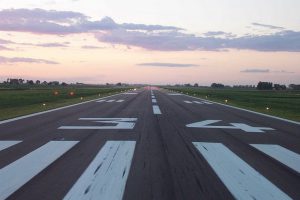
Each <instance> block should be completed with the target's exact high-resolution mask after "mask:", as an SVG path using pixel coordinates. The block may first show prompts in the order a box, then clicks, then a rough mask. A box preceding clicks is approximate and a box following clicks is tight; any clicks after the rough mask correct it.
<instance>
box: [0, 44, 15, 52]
mask: <svg viewBox="0 0 300 200" xmlns="http://www.w3.org/2000/svg"><path fill="white" fill-rule="evenodd" d="M12 50H13V49H11V48H8V47H5V46H3V45H0V51H12Z"/></svg>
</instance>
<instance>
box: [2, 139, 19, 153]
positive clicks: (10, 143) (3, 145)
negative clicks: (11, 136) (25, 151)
mask: <svg viewBox="0 0 300 200" xmlns="http://www.w3.org/2000/svg"><path fill="white" fill-rule="evenodd" d="M20 142H22V141H0V151H2V150H3V149H7V148H8V147H11V146H13V145H15V144H18V143H20Z"/></svg>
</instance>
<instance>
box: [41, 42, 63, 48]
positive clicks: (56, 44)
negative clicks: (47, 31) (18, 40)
mask: <svg viewBox="0 0 300 200" xmlns="http://www.w3.org/2000/svg"><path fill="white" fill-rule="evenodd" d="M35 46H39V47H68V45H66V44H61V43H42V44H35Z"/></svg>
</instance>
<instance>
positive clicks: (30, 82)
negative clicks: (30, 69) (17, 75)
mask: <svg viewBox="0 0 300 200" xmlns="http://www.w3.org/2000/svg"><path fill="white" fill-rule="evenodd" d="M26 84H28V85H33V84H34V82H33V80H27V81H26Z"/></svg>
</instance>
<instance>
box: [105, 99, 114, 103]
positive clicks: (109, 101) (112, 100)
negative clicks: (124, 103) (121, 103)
mask: <svg viewBox="0 0 300 200" xmlns="http://www.w3.org/2000/svg"><path fill="white" fill-rule="evenodd" d="M114 101H115V99H111V100H107V101H106V102H107V103H111V102H114Z"/></svg>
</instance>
